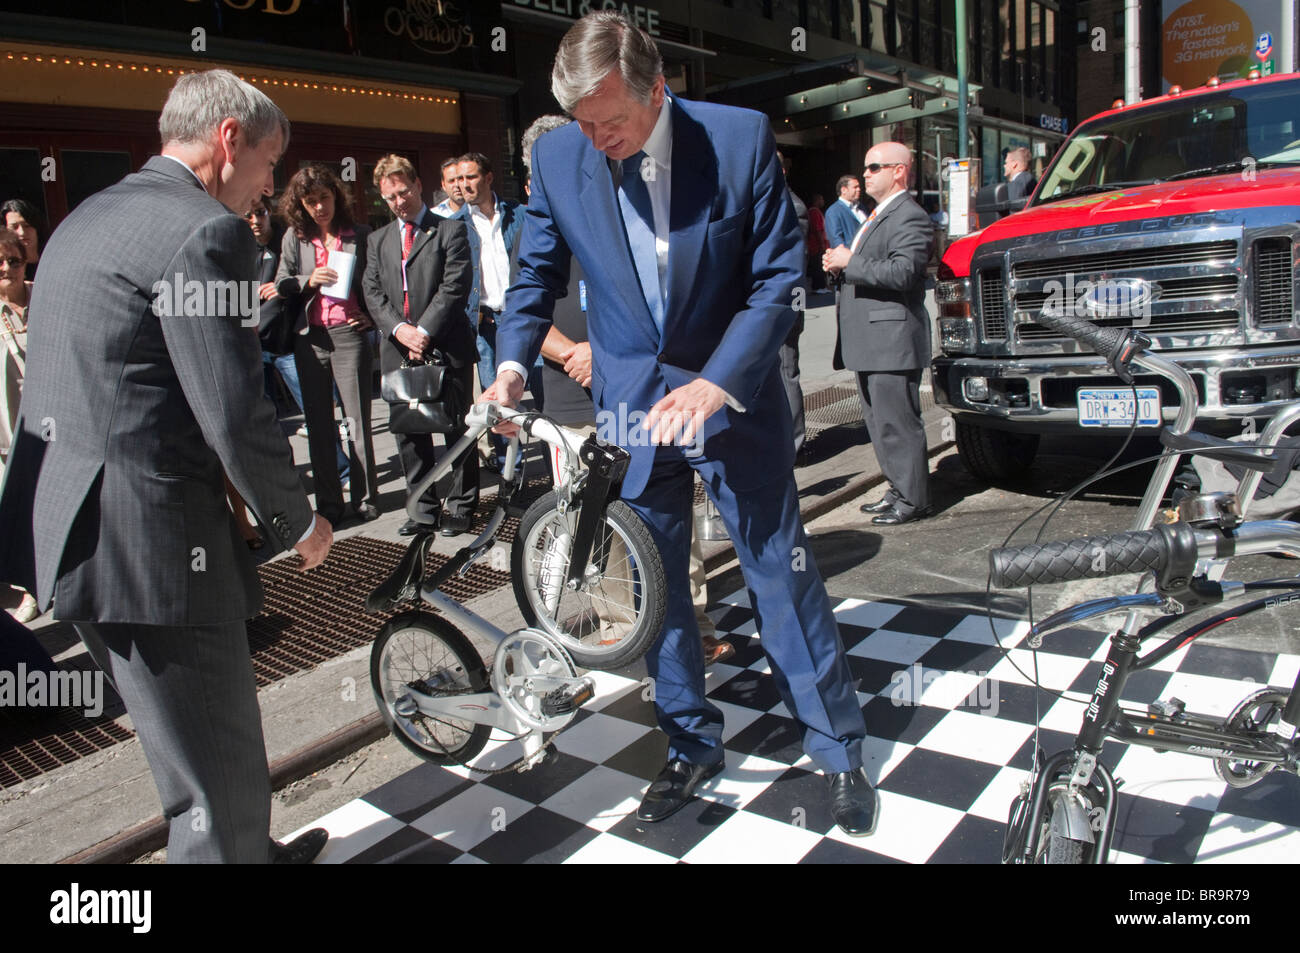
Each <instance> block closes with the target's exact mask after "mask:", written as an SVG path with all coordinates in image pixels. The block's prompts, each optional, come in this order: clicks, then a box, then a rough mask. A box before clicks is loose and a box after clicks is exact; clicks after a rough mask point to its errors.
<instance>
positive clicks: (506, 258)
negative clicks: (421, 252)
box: [469, 192, 510, 311]
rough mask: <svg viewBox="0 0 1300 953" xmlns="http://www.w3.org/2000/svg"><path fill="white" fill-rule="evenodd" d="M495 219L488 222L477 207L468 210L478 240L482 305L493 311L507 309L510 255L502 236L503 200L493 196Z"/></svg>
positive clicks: (493, 194) (480, 299)
mask: <svg viewBox="0 0 1300 953" xmlns="http://www.w3.org/2000/svg"><path fill="white" fill-rule="evenodd" d="M492 206H493V207H492V212H493V214H492V217H491V218H490V219H489V218H488V217H487V216H486V215H484V214H483V212H482V211H481V210H480V209H479V207H478V206H477V205H471V206H470V207H469V220H470V221H471V222H473V223H474V231H476V232H478V237H479V274H480V275H481V276H482V287H481V288H480V289H479V291H480V292H482V295H481V297H480V298H479V304H480V305H481V306H482V307H484V308H491V309H492V310H493V311H500V310H501V309H502V308H504V307H505V306H506V288H508V287H509V286H510V253H509V252H508V251H507V250H506V240H505V237H504V236H503V235H502V234H501V219H502V215H501V200H500V199H499V198H497V194H496V193H495V192H493V193H492Z"/></svg>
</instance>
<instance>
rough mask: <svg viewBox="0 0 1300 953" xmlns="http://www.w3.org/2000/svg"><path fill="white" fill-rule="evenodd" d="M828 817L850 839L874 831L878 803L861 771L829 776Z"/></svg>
mask: <svg viewBox="0 0 1300 953" xmlns="http://www.w3.org/2000/svg"><path fill="white" fill-rule="evenodd" d="M830 787H831V815H832V816H833V817H834V818H835V823H836V824H838V825H839V827H840V830H842V831H843V832H844V833H846V834H848V835H850V836H852V837H866V836H867V835H868V834H874V833H875V832H876V819H877V818H878V817H879V816H880V800H879V798H877V797H876V790H875V788H873V787H872V786H871V782H870V781H868V780H867V773H866V772H865V771H863V770H862V769H861V768H858V769H857V770H856V771H843V772H841V773H840V774H834V775H831V778H830Z"/></svg>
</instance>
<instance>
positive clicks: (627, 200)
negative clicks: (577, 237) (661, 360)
mask: <svg viewBox="0 0 1300 953" xmlns="http://www.w3.org/2000/svg"><path fill="white" fill-rule="evenodd" d="M645 160H646V154H645V153H644V152H638V153H637V154H636V155H634V156H632V157H630V158H627V159H624V160H623V181H622V184H621V185H620V186H619V189H618V207H619V209H620V211H622V213H623V227H624V229H626V231H627V243H628V247H629V248H630V249H631V250H632V263H633V264H635V265H636V274H637V277H638V278H639V279H641V291H642V292H643V293H644V295H645V301H646V304H647V305H649V306H650V316H651V317H652V318H654V322H655V327H656V328H658V329H659V331H660V333H662V332H663V329H664V302H663V296H662V295H661V294H660V291H659V256H658V255H657V254H656V253H655V213H654V208H653V207H652V206H651V204H650V190H649V189H648V188H647V187H646V184H645V180H644V179H643V178H642V176H641V164H642V163H643V162H645Z"/></svg>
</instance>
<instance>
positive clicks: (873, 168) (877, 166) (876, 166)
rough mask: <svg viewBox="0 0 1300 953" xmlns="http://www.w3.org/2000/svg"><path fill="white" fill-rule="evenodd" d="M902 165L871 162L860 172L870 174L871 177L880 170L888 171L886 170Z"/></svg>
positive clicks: (899, 163)
mask: <svg viewBox="0 0 1300 953" xmlns="http://www.w3.org/2000/svg"><path fill="white" fill-rule="evenodd" d="M902 164H903V163H901V162H872V163H870V164H868V165H867V166H866V167H865V168H864V169H863V170H862V171H863V172H870V173H871V174H872V175H875V174H876V173H877V172H879V171H880V170H881V169H888V168H892V167H893V166H896V165H902Z"/></svg>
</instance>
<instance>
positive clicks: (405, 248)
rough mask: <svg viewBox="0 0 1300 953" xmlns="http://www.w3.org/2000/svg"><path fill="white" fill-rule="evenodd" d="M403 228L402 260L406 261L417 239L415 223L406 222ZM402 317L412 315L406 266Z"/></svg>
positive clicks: (403, 276)
mask: <svg viewBox="0 0 1300 953" xmlns="http://www.w3.org/2000/svg"><path fill="white" fill-rule="evenodd" d="M402 228H403V231H402V261H403V262H405V261H406V259H407V258H408V257H409V256H410V254H411V243H412V242H414V241H415V225H413V224H412V223H411V222H406V223H405V224H404V225H403V226H402ZM402 317H404V318H410V317H411V298H410V295H408V294H407V292H406V269H405V268H403V269H402Z"/></svg>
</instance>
